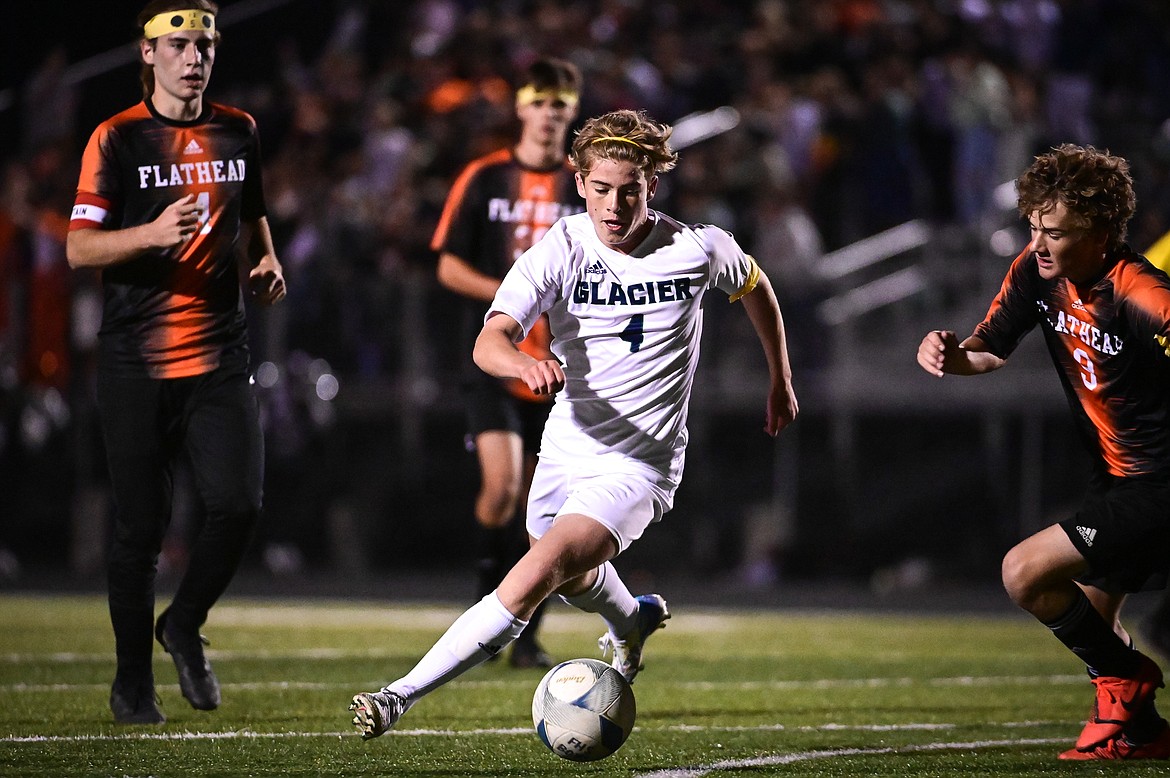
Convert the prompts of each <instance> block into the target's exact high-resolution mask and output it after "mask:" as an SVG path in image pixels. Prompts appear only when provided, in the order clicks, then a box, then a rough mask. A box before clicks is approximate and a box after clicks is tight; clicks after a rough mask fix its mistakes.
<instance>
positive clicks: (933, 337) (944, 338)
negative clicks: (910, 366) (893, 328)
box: [918, 330, 1007, 378]
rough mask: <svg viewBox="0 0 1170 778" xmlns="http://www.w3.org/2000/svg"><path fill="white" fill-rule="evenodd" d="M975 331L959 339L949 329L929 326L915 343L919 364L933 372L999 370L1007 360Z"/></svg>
mask: <svg viewBox="0 0 1170 778" xmlns="http://www.w3.org/2000/svg"><path fill="white" fill-rule="evenodd" d="M987 348H988V347H987V344H986V343H985V342H984V341H983V339H982V338H978V337H976V336H974V335H972V336H971V337H969V338H967V339H966V340H964V341H963V342H962V343H960V342H959V338H958V337H957V336H956V335H955V333H954V332H952V331H950V330H931V331H930V332H928V333H926V337H924V338H923V339H922V342H921V343H919V344H918V365H919V366H920V367H921V368H922V369H923V370H925V371H926V372H928V373H930V374H931V375H933V376H938V377H939V378H942V377H943V376H944V375H946V374H947V373H950V374H951V375H980V374H981V373H990V372H991V371H992V370H998V369H999V368H1001V367H1003V366H1004V363H1005V362H1006V361H1007V360H1005V359H1001V358H1000V357H997V356H996V355H995V354H992V353H991V352H990V351H988V350H987Z"/></svg>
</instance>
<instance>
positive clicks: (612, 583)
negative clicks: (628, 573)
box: [561, 562, 638, 637]
mask: <svg viewBox="0 0 1170 778" xmlns="http://www.w3.org/2000/svg"><path fill="white" fill-rule="evenodd" d="M561 599H562V600H564V601H565V602H567V603H569V604H570V605H572V606H573V607H574V608H580V609H581V610H583V611H585V612H586V613H596V614H598V615H600V616H601V618H603V619H605V623H606V624H607V625H609V631H610V632H612V633H613V634H614V635H616V636H618V637H621V636H622V635H624V634H626V633H627V632H629V631H630V630H632V629H633V628H634V627H635V626H636V625H637V623H638V601H637V600H635V599H634V595H632V594H630V590H629V589H627V588H626V584H625V583H624V582H623V581H622V579H621V576H619V575H618V573H617V570H615V569H614V567H613V565H611V564H610V563H609V562H606V563H605V564H603V565H602V566H601V567H599V568H597V581H595V582H594V584H593V586H591V587H590V588H589V591H587V592H583V593H581V594H574V595H573V596H571V597H565V596H563V595H562V596H561Z"/></svg>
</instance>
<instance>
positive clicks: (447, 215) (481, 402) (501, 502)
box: [431, 58, 581, 667]
mask: <svg viewBox="0 0 1170 778" xmlns="http://www.w3.org/2000/svg"><path fill="white" fill-rule="evenodd" d="M580 90H581V76H580V73H579V72H578V70H577V68H576V66H574V65H573V64H572V63H571V62H566V61H564V60H560V59H553V58H545V59H539V60H537V61H535V62H534V63H532V65H530V66H529V67H528V69H527V70H526V71H525V74H524V79H523V82H522V83H521V84H520V86H519V89H518V90H517V92H516V115H517V117H518V118H519V120H520V139H519V140H518V141H517V142H516V145H515V146H513V147H511V148H508V149H500V150H499V151H496V152H493V153H490V154H488V155H486V156H484V157H481V158H479V159H476V160H474V161H473V162H471V164H469V165H468V166H467V167H466V168H465V169H464V170H463V172H462V173H461V174H460V175H459V177H458V178H457V179H456V181H455V185H454V186H453V187H452V189H451V192H450V194H449V195H448V198H447V203H446V206H445V207H444V209H443V215H442V219H441V221H440V222H439V226H438V228H437V229H436V230H435V235H434V238H433V239H432V241H431V248H432V249H434V250H435V251H437V252H438V253H439V262H438V277H439V281H440V283H442V284H443V286H445V287H447V288H448V289H450V290H451V291H453V292H455V293H456V294H458V295H460V297H461V298H462V300H463V303H464V305H463V306H462V307H463V311H462V314H463V320H462V321H461V323H460V327H461V330H460V331H461V334H462V338H461V352H462V354H463V356H464V360H463V364H462V365H461V366H460V367H461V383H462V392H463V399H464V404H465V408H466V414H467V426H468V434H467V447H468V448H469V449H473V450H474V451H475V453H476V456H477V459H478V462H479V472H480V488H479V494H478V495H477V496H476V499H475V521H476V525H477V527H478V535H479V538H478V541H477V544H478V552H477V553H478V556H479V558H478V560H477V563H476V567H477V578H478V581H477V585H478V591H477V593H476V599H479V598H482V597H483V596H484V595H486V594H488V593H489V592H491V591H492V590H494V589H495V588H496V585H497V584H498V583H499V582H500V579H501V578H503V577H504V573H506V572H507V571H508V570H509V569H510V568H511V567H512V565H513V564H514V563H515V562H516V561H517V560H518V559H519V558H520V557H521V556H522V555H523V554H524V552H525V551H526V550H527V549H528V536H527V534H526V533H525V532H524V522H523V521H516V515H517V513H519V511H520V509H521V507H522V506H523V505H524V504H525V502H526V500H527V495H528V487H529V485H530V484H531V483H532V473H533V470H534V469H535V468H536V452H537V449H538V448H539V445H540V437H541V434H542V433H543V432H544V423H545V420H546V419H547V418H548V412H549V408H550V403H551V398H550V397H538V396H536V395H534V394H533V393H532V392H530V391H529V390H528V387H527V386H526V385H525V384H524V383H523V382H522V381H508V382H504V381H500V380H498V379H495V378H492V377H491V376H488V375H485V374H484V373H483V372H482V371H480V370H479V369H478V368H476V367H475V364H474V363H473V362H472V361H471V350H472V347H473V346H474V345H475V338H476V336H477V335H478V334H479V330H480V327H481V326H482V324H483V317H484V314H486V313H487V309H488V303H490V302H491V301H492V298H493V297H494V296H495V294H496V290H497V289H498V288H499V286H500V282H501V281H502V280H503V278H504V275H505V274H506V273H507V272H508V269H509V268H510V267H511V266H512V263H513V262H515V261H516V258H517V257H519V256H520V255H521V254H523V253H524V251H525V250H526V249H527V248H528V247H529V246H531V245H532V244H534V243H535V242H536V241H537V240H539V239H540V237H541V236H543V235H544V233H545V232H546V231H547V230H548V228H549V227H551V226H552V225H553V223H554V222H555V221H556V220H557V219H559V218H560V217H561V216H565V215H567V214H570V213H575V212H577V211H580V210H581V207H580V205H579V204H578V203H579V200H578V198H577V194H576V189H575V185H574V183H573V171H572V170H571V169H570V168H569V166H568V163H567V158H566V150H567V147H566V140H567V138H568V134H569V127H570V125H571V123H572V122H573V120H574V119H575V118H576V117H577V103H578V99H579V97H578V96H579V93H580ZM550 339H551V336H550V335H549V331H548V323H547V321H545V320H542V321H541V322H540V323H538V324H537V326H535V327H534V328H533V331H532V333H531V334H530V335H529V336H528V338H527V339H526V340H525V341H524V344H523V346H522V347H523V348H524V349H525V351H527V352H528V353H530V354H532V355H534V356H536V357H537V358H547V357H548V356H550V352H549V342H550ZM543 610H544V609H543V607H542V608H540V609H539V610H538V611H537V613H536V614H535V615H534V616H533V617H532V619H531V620H530V621H529V623H528V627H527V628H526V629H525V631H524V632H523V634H521V635H520V637H519V638H517V639H516V642H515V643H514V644H513V646H512V655H511V659H510V661H511V663H512V665H513V666H516V667H551V666H552V659H551V658H550V657H549V656H548V654H546V653H545V652H544V650H543V649H542V648H541V647H540V644H539V643H538V642H537V639H536V634H537V630H538V628H539V626H540V618H541V614H542V613H543Z"/></svg>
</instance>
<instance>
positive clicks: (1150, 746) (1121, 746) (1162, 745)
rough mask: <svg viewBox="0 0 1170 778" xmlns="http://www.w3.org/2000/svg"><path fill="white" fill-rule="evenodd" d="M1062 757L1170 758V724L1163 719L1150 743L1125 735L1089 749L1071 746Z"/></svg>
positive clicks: (1083, 758)
mask: <svg viewBox="0 0 1170 778" xmlns="http://www.w3.org/2000/svg"><path fill="white" fill-rule="evenodd" d="M1060 758H1061V759H1070V760H1076V761H1088V760H1091V759H1170V725H1167V724H1166V721H1165V720H1163V721H1162V729H1161V731H1159V732H1158V735H1157V737H1155V738H1154V739H1153V740H1151V741H1150V742H1149V743H1133V742H1131V741H1130V740H1129V738H1127V737H1126V736H1125V735H1119V736H1118V737H1115V738H1113V739H1112V740H1107V741H1105V742H1104V743H1103V744H1101V745H1098V746H1095V747H1091V748H1088V749H1084V750H1082V749H1078V748H1070V749H1069V750H1068V751H1065V752H1064V753H1063V754H1061V755H1060Z"/></svg>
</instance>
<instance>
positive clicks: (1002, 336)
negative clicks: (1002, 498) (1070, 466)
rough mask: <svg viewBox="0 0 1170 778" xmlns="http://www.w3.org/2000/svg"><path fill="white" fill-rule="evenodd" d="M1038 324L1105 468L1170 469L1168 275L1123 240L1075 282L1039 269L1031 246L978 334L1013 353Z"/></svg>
mask: <svg viewBox="0 0 1170 778" xmlns="http://www.w3.org/2000/svg"><path fill="white" fill-rule="evenodd" d="M1037 324H1039V325H1040V328H1041V330H1042V331H1043V332H1044V339H1045V343H1046V344H1047V346H1048V353H1049V354H1050V355H1051V357H1052V361H1053V364H1054V365H1055V366H1056V369H1057V372H1058V373H1059V374H1060V380H1061V384H1062V385H1063V387H1064V391H1065V395H1066V397H1067V398H1068V402H1069V405H1070V407H1071V408H1072V411H1073V415H1074V416H1075V418H1076V421H1077V425H1078V427H1079V428H1080V430H1081V433H1082V436H1083V437H1084V439H1085V440H1086V442H1087V443H1088V445H1089V448H1090V449H1091V451H1093V452H1094V453H1095V454H1096V455H1097V456H1098V457H1099V458H1100V460H1101V463H1102V465H1103V466H1104V467H1105V469H1106V471H1107V472H1109V473H1110V474H1112V475H1116V476H1121V477H1134V476H1147V475H1158V476H1163V477H1165V476H1168V475H1170V348H1168V347H1170V278H1167V276H1166V274H1164V273H1163V272H1161V271H1160V270H1158V269H1156V268H1155V267H1153V266H1152V265H1151V264H1150V263H1149V262H1147V261H1146V260H1145V259H1144V258H1143V257H1141V256H1140V255H1138V254H1134V253H1132V252H1131V251H1130V250H1129V249H1128V248H1126V249H1124V250H1123V251H1122V252H1120V253H1118V254H1116V255H1113V256H1110V257H1108V258H1107V261H1106V266H1105V269H1104V271H1103V275H1102V276H1101V277H1100V278H1099V279H1098V280H1096V281H1095V282H1093V283H1091V284H1086V285H1084V286H1079V287H1078V286H1077V285H1075V284H1073V283H1072V282H1070V281H1069V280H1067V279H1064V278H1057V279H1053V280H1050V281H1046V280H1044V279H1043V278H1041V277H1040V274H1039V271H1038V270H1037V266H1036V258H1035V255H1034V253H1033V252H1031V251H1030V250H1029V251H1025V252H1024V253H1023V254H1021V255H1020V256H1019V257H1017V258H1016V260H1015V261H1014V262H1013V263H1012V266H1011V269H1010V270H1009V271H1008V274H1007V277H1006V278H1005V279H1004V282H1003V286H1002V287H1001V289H1000V291H999V294H998V295H997V296H996V298H995V300H994V301H993V302H992V304H991V309H990V310H989V311H988V313H987V317H986V318H985V319H984V320H983V322H982V323H981V324H980V325H979V326H978V327H976V328H975V333H974V334H975V335H976V336H978V337H979V338H982V339H983V341H984V342H986V343H987V344H988V346H989V348H990V350H991V352H992V353H993V354H995V355H996V356H999V357H1003V358H1006V357H1007V356H1009V355H1010V354H1011V352H1012V351H1013V350H1015V348H1016V346H1017V345H1018V344H1019V342H1020V340H1021V339H1022V338H1023V337H1024V335H1025V334H1027V332H1028V331H1029V330H1031V329H1032V327H1034V326H1036V325H1037Z"/></svg>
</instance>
